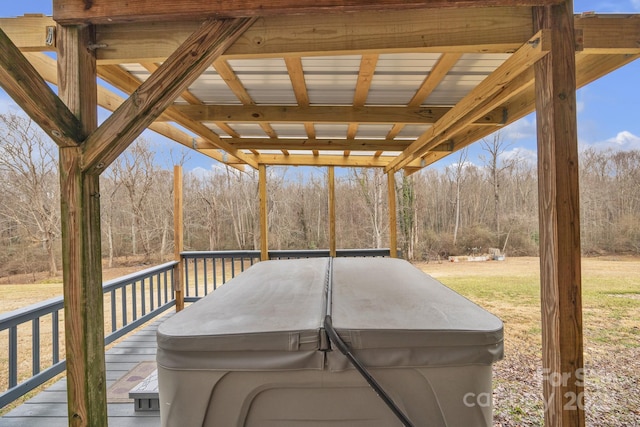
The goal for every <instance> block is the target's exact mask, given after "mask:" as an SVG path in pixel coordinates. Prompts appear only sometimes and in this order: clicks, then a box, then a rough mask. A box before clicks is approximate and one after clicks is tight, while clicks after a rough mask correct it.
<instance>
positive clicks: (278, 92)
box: [0, 0, 640, 426]
mask: <svg viewBox="0 0 640 427" xmlns="http://www.w3.org/2000/svg"><path fill="white" fill-rule="evenodd" d="M0 29H1V31H0V83H1V85H2V87H3V88H4V89H5V90H6V91H7V92H8V93H9V94H10V96H11V97H12V98H13V99H14V100H15V101H16V102H17V103H18V104H19V105H20V106H21V107H22V108H23V109H24V111H25V112H26V113H27V114H28V115H29V116H30V117H31V118H32V119H33V120H34V121H35V122H37V123H38V124H39V125H40V126H41V127H42V129H44V131H45V132H46V133H47V134H48V135H49V136H50V137H51V138H52V139H53V140H54V141H55V142H56V143H57V144H58V146H59V147H60V172H61V189H62V191H61V194H62V195H61V197H62V201H61V203H62V218H63V258H64V259H63V270H64V292H65V330H66V347H67V350H66V354H67V378H68V401H69V423H70V425H73V426H87V425H93V426H98V425H106V423H107V414H106V407H107V406H106V390H105V368H104V342H103V316H102V313H103V309H102V300H103V299H102V289H101V282H102V274H101V273H102V272H101V252H100V246H101V242H100V198H99V195H100V189H99V176H100V174H101V172H102V171H104V170H105V168H106V167H107V166H108V165H109V164H110V163H111V162H113V161H114V159H116V158H117V157H118V156H119V155H120V154H121V153H122V152H123V151H124V150H125V149H126V148H127V146H128V145H129V144H130V143H131V142H132V141H133V140H134V139H135V138H136V137H138V136H139V135H140V133H141V132H142V131H143V130H145V129H146V128H150V129H152V130H154V131H156V132H158V133H160V134H162V135H164V136H166V137H168V138H170V139H172V140H175V141H177V142H179V143H181V144H183V145H186V146H188V147H190V148H193V149H194V150H197V151H198V152H200V153H203V154H204V155H207V156H209V157H211V158H213V159H215V160H217V161H219V162H222V163H224V164H227V165H230V166H232V167H235V168H238V169H241V170H242V169H244V168H255V169H258V170H259V176H260V194H261V199H262V204H261V207H262V209H261V211H262V222H261V223H262V224H264V223H265V222H266V201H265V200H266V168H267V167H268V166H269V165H312V166H326V167H329V181H330V182H329V184H330V193H331V185H332V182H333V168H334V167H335V166H340V167H378V168H384V171H385V172H386V173H387V174H388V177H389V184H390V185H389V188H391V189H393V188H394V173H396V172H399V171H403V172H404V173H406V174H411V173H414V172H416V171H418V170H420V169H422V168H424V167H426V166H428V165H430V164H432V163H434V162H436V161H437V160H439V159H441V158H443V157H444V156H446V155H448V154H450V153H452V152H455V151H456V150H459V149H461V148H463V147H465V146H467V145H469V144H471V143H473V142H474V141H477V140H478V139H480V138H483V137H485V136H487V135H489V134H491V133H493V132H495V131H496V130H498V129H499V128H500V127H501V126H504V125H506V124H509V123H511V122H513V121H515V120H517V119H519V118H521V117H523V116H525V115H526V114H528V113H530V112H532V111H534V110H536V111H537V126H538V162H539V168H538V178H539V200H540V202H539V203H540V208H539V213H540V259H541V261H540V269H541V291H542V292H541V294H542V301H541V304H542V336H543V367H544V369H545V372H546V373H547V374H548V375H547V377H550V378H554V379H556V378H562V379H563V381H555V380H554V381H550V380H548V378H546V379H545V381H543V383H544V399H545V423H546V425H549V426H582V425H584V419H585V418H584V412H583V407H582V405H580V404H578V405H575V402H576V400H575V399H578V403H580V402H581V401H580V399H581V397H582V396H583V395H582V391H583V386H582V375H581V372H580V370H581V368H582V367H583V342H582V341H583V333H582V306H581V278H580V269H581V268H580V238H579V235H580V233H579V231H580V230H579V228H580V227H579V225H580V222H579V199H578V188H579V187H578V164H577V158H578V149H577V148H578V147H577V130H576V98H575V92H576V88H578V87H581V86H583V85H586V84H588V83H589V82H591V81H593V80H595V79H597V78H599V77H601V76H603V75H605V74H607V73H609V72H611V71H612V70H614V69H616V68H618V67H621V66H623V65H625V64H627V63H629V62H631V61H633V60H635V59H636V58H638V56H640V16H637V15H624V16H622V15H607V16H605V15H598V14H586V15H581V16H574V13H573V4H572V1H570V0H569V1H562V0H460V1H458V0H378V1H365V0H269V1H261V0H230V1H212V0H191V1H188V2H186V1H185V2H180V1H175V0H153V1H150V0H141V1H135V2H132V1H129V0H93V1H84V0H53V17H46V16H39V15H38V16H35V15H30V16H24V17H19V18H8V19H0ZM49 51H51V52H55V53H56V55H55V58H56V59H52V56H51V55H47V54H46V52H49ZM47 82H48V83H53V84H56V85H57V86H58V93H57V94H56V93H55V92H53V91H52V90H51V88H50V87H49V85H48V83H47ZM103 83H107V84H108V85H104V84H103ZM114 88H115V89H117V90H119V91H121V92H123V93H125V94H127V95H128V97H127V98H123V97H122V96H120V95H118V94H117V93H116V90H115V89H114ZM98 106H101V107H104V108H106V109H107V110H111V111H113V114H111V116H109V117H108V118H107V119H106V120H105V121H104V122H103V123H101V124H100V125H99V126H98V118H97V111H98ZM389 198H390V202H391V206H392V207H393V206H395V199H394V192H393V191H390V192H389ZM330 199H331V198H330ZM390 210H391V211H392V212H395V209H393V208H392V209H390ZM330 212H331V208H330ZM391 225H392V227H391V242H390V243H391V247H392V248H394V247H395V228H394V226H395V216H394V214H393V213H392V215H391ZM263 230H266V226H264V225H263ZM331 244H332V250H335V238H333V239H332V243H331ZM267 248H268V244H267V236H266V232H263V233H262V252H263V257H265V258H266V256H267ZM572 399H573V400H572ZM572 402H573V403H574V404H572Z"/></svg>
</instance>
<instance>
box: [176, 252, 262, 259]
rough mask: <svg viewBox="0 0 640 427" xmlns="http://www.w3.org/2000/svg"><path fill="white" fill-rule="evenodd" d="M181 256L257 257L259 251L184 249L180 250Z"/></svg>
mask: <svg viewBox="0 0 640 427" xmlns="http://www.w3.org/2000/svg"><path fill="white" fill-rule="evenodd" d="M180 255H182V257H183V258H202V257H203V256H206V257H209V258H229V257H238V256H244V257H254V258H255V257H259V256H260V251H257V250H241V251H184V252H181V253H180Z"/></svg>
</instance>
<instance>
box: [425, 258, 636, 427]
mask: <svg viewBox="0 0 640 427" xmlns="http://www.w3.org/2000/svg"><path fill="white" fill-rule="evenodd" d="M538 262H539V261H538V258H508V259H507V260H506V261H504V262H496V261H491V262H466V263H446V262H443V263H441V264H438V263H433V262H431V263H422V264H418V267H419V268H421V269H422V270H424V271H425V272H426V273H428V274H431V275H432V276H434V277H435V278H437V279H438V280H440V281H441V282H442V283H444V284H445V285H447V286H449V287H451V288H452V289H454V290H456V291H457V292H459V293H460V294H462V295H464V296H466V297H467V298H469V299H471V300H472V301H474V302H476V303H477V304H479V305H481V306H483V307H484V308H486V309H487V310H489V311H491V312H492V313H494V314H496V315H497V316H498V317H500V318H501V319H502V320H503V322H504V331H505V358H504V360H502V361H500V362H498V363H496V364H495V365H494V368H495V369H494V420H495V425H496V426H538V425H542V424H543V421H542V417H543V415H542V414H543V403H542V402H543V399H542V366H541V362H540V360H541V327H540V285H539V263H538ZM582 284H583V285H582V286H583V292H582V293H583V327H584V349H585V410H586V417H587V425H592V426H638V425H640V395H639V393H638V390H640V259H638V258H585V259H583V261H582Z"/></svg>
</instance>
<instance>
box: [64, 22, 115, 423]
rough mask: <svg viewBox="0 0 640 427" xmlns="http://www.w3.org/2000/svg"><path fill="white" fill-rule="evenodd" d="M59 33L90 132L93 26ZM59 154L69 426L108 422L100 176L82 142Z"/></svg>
mask: <svg viewBox="0 0 640 427" xmlns="http://www.w3.org/2000/svg"><path fill="white" fill-rule="evenodd" d="M58 37H59V41H61V42H62V43H63V44H64V46H65V47H64V49H61V50H60V52H59V58H58V65H59V67H60V70H61V75H64V76H66V79H65V80H64V81H61V82H60V85H59V88H60V98H61V99H62V100H63V101H64V102H65V104H66V105H68V107H69V109H70V110H71V112H72V113H73V114H74V115H76V116H77V118H78V120H79V122H80V123H81V128H82V131H83V132H86V133H87V134H88V133H90V132H91V131H92V130H93V129H95V127H96V125H97V120H98V118H97V114H98V109H97V102H96V99H97V95H96V93H97V91H96V73H95V69H96V63H95V57H94V56H93V55H92V54H91V52H90V51H88V50H87V49H86V48H85V46H86V45H87V41H88V40H90V39H91V33H90V29H89V28H86V27H82V28H81V27H64V28H62V27H61V28H59V29H58ZM59 157H60V160H59V162H60V195H61V196H60V197H61V220H62V248H63V250H62V266H63V277H64V280H63V283H64V285H63V289H64V304H65V316H64V317H65V319H64V320H65V345H66V358H67V393H68V401H69V405H68V410H69V426H73V427H76V426H77V427H81V426H82V427H84V426H106V425H107V400H106V375H105V355H104V309H103V303H104V302H103V292H102V253H101V235H100V180H99V177H98V176H97V175H95V176H91V175H87V174H85V173H83V171H82V170H81V164H82V148H81V147H62V148H61V149H60V156H59Z"/></svg>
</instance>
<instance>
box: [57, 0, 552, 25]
mask: <svg viewBox="0 0 640 427" xmlns="http://www.w3.org/2000/svg"><path fill="white" fill-rule="evenodd" d="M558 1H559V0H376V1H363V0H295V1H294V0H235V1H227V0H183V1H180V2H176V1H175V0H138V1H136V2H131V1H127V0H92V1H91V2H90V3H87V2H86V1H85V0H53V18H54V19H55V20H56V21H57V22H60V23H76V24H77V23H94V24H95V23H105V22H140V21H162V20H165V21H167V20H181V19H189V18H201V17H215V18H229V17H233V18H237V17H248V16H269V15H287V14H304V13H318V12H323V13H331V12H354V11H366V10H382V11H387V10H398V9H419V8H433V9H438V8H463V7H467V8H469V7H494V6H535V5H548V4H557V3H558Z"/></svg>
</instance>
